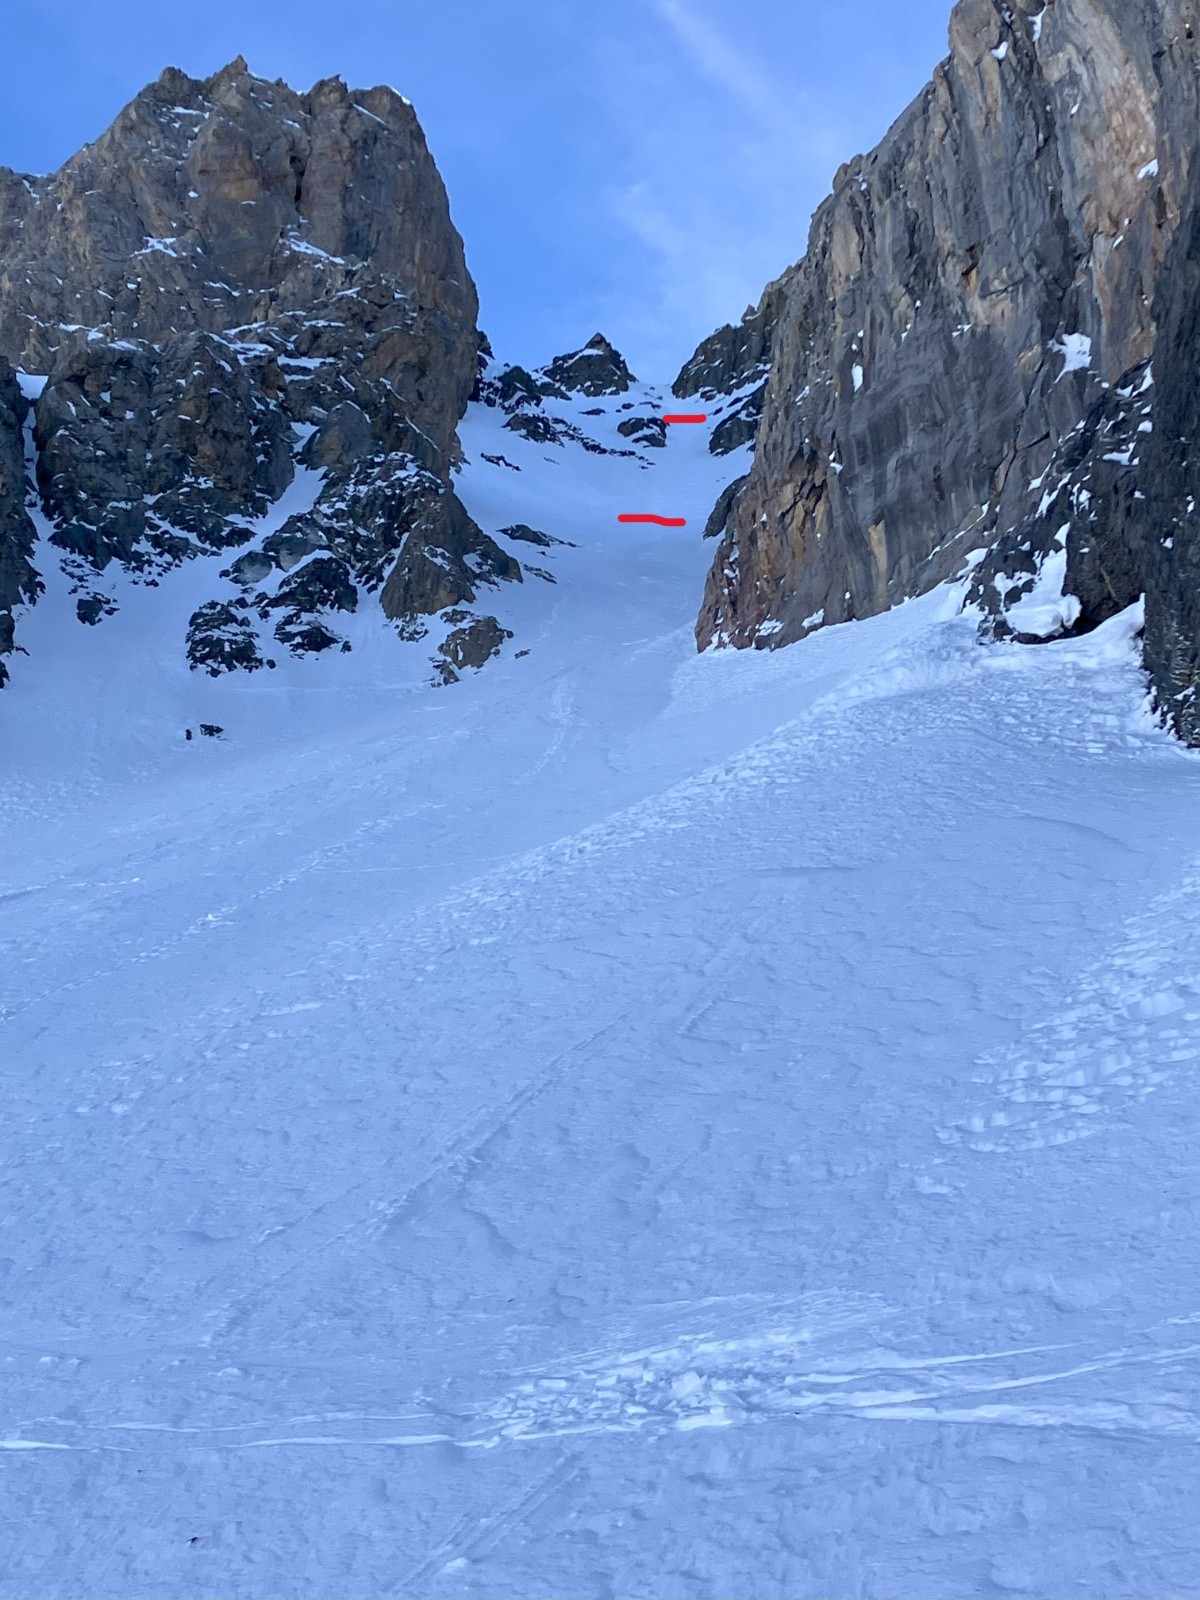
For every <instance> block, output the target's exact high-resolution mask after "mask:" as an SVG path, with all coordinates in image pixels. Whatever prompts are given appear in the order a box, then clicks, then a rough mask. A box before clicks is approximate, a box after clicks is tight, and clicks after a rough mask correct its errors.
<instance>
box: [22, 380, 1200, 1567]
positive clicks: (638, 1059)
mask: <svg viewBox="0 0 1200 1600" xmlns="http://www.w3.org/2000/svg"><path fill="white" fill-rule="evenodd" d="M624 414H626V413H623V412H619V411H618V410H617V409H616V406H615V404H614V403H606V414H605V415H604V416H602V417H599V418H595V417H590V418H587V419H584V420H585V421H586V426H587V430H588V432H589V434H591V435H592V436H593V437H595V438H597V439H599V440H600V442H601V443H605V444H608V443H610V442H611V443H615V442H616V440H617V439H618V438H619V436H618V435H617V434H616V431H615V425H616V422H617V421H618V420H619V419H620V417H621V416H622V415H624ZM503 420H504V418H503V414H502V413H500V412H497V411H488V410H486V409H483V408H475V409H474V410H473V411H472V414H471V415H470V417H469V419H468V422H467V425H466V427H465V428H464V431H463V438H464V444H465V448H466V452H467V455H468V458H469V462H470V464H469V466H468V467H467V468H466V470H465V471H464V473H463V474H462V477H461V479H460V484H459V487H460V492H461V493H462V494H463V496H464V497H465V499H466V501H467V503H468V505H469V506H470V508H471V510H472V512H473V514H474V515H475V516H476V517H477V518H478V519H479V520H480V522H481V523H482V525H483V526H484V527H485V529H486V530H487V531H488V532H490V533H493V534H500V530H501V529H503V528H506V527H513V526H514V525H516V524H525V525H527V527H532V528H533V529H536V530H537V531H539V532H541V533H545V534H547V535H549V536H551V537H552V538H554V539H558V540H563V541H568V542H566V543H562V544H554V545H551V546H548V547H545V548H539V549H537V550H536V560H537V561H538V562H539V563H543V564H544V565H545V567H546V568H547V570H552V573H553V576H554V577H555V578H556V579H557V583H556V584H555V585H553V586H551V585H549V584H546V583H544V582H541V581H537V580H536V579H535V578H534V577H529V578H527V581H526V582H525V583H524V584H522V585H516V584H508V585H505V586H503V588H502V589H500V590H496V591H490V592H488V594H487V595H486V607H487V609H489V610H494V611H495V614H496V615H497V616H498V617H499V619H500V621H501V622H502V624H503V625H504V626H505V627H507V628H511V629H512V630H513V632H514V635H515V637H514V639H513V640H512V641H511V644H510V645H509V646H507V647H506V652H505V654H504V656H503V657H502V658H501V659H499V660H497V661H494V662H492V663H491V664H489V666H488V667H487V668H486V669H485V670H484V671H483V672H482V673H480V674H479V675H478V676H473V677H470V678H468V679H465V680H464V681H463V682H462V683H460V684H458V685H456V686H454V687H453V688H450V689H441V690H434V689H430V688H428V687H427V686H426V680H427V677H428V672H427V661H428V653H429V647H430V642H429V641H428V640H427V641H425V642H424V643H416V644H411V645H402V644H401V643H400V642H399V641H398V640H397V639H396V638H395V636H394V635H393V634H392V633H391V631H390V630H389V629H387V628H386V626H385V625H384V624H383V623H382V619H381V618H379V617H378V616H377V615H375V614H368V608H364V609H363V611H362V612H361V613H360V614H359V615H356V616H355V617H353V618H349V619H347V623H348V626H349V627H352V628H353V629H354V630H355V631H354V633H353V641H354V645H355V648H354V652H353V654H351V655H348V656H342V655H339V654H337V653H336V652H331V653H330V654H331V657H332V658H331V659H326V658H321V659H319V660H316V661H309V662H305V663H302V664H290V663H284V664H281V666H280V668H279V670H278V671H277V672H275V673H267V672H260V673H257V674H255V675H254V676H253V677H252V678H238V677H236V676H235V677H230V678H225V679H222V680H218V681H214V680H210V679H206V678H202V677H197V676H196V675H190V674H188V673H187V672H186V670H185V669H184V666H183V662H182V652H181V648H180V644H181V632H180V625H181V619H185V618H186V616H187V614H188V607H189V605H190V604H191V603H192V599H191V596H190V591H189V585H192V586H194V587H196V590H197V592H200V591H201V589H202V586H203V578H202V576H201V577H197V568H198V567H199V565H200V563H195V562H194V563H190V564H189V565H188V566H186V567H184V568H183V569H181V570H180V571H179V572H177V573H174V574H170V575H168V577H167V578H165V579H164V581H163V583H162V585H161V587H160V588H158V589H146V588H141V589H134V588H132V587H131V589H130V591H129V592H128V593H123V594H122V597H121V611H120V613H119V614H118V615H117V616H116V617H113V618H111V619H109V620H108V621H106V622H104V623H102V624H101V625H100V626H99V627H97V628H80V627H79V626H78V624H76V623H74V621H73V619H71V618H70V617H69V615H68V611H67V608H66V606H65V604H60V603H59V602H60V601H61V600H62V599H63V596H61V595H59V594H58V593H57V590H58V588H59V587H61V585H62V584H63V583H65V579H60V578H59V577H58V576H56V575H55V573H56V568H55V567H54V564H53V563H52V562H43V565H44V570H46V572H47V576H48V578H49V580H50V582H51V588H52V591H54V592H52V593H51V594H50V595H49V596H48V597H47V601H46V602H45V603H43V604H42V605H40V606H39V607H38V608H36V609H35V611H34V612H33V613H32V614H31V615H28V616H25V617H23V618H22V619H21V621H20V630H21V631H20V638H21V641H22V643H24V644H25V645H26V646H27V647H28V650H29V655H28V656H27V657H25V656H15V657H13V658H11V663H12V667H13V682H12V686H11V688H10V689H8V690H6V691H5V692H4V693H3V695H0V739H2V740H3V748H4V758H3V761H2V762H0V826H2V828H3V849H2V850H0V938H2V941H3V951H2V954H3V960H2V962H0V1006H2V1008H3V1009H2V1012H0V1015H2V1016H3V1030H4V1033H3V1038H4V1043H3V1052H4V1053H3V1059H4V1062H5V1065H6V1067H7V1069H8V1070H7V1073H6V1075H5V1086H6V1104H5V1119H4V1134H3V1141H4V1143H3V1149H4V1158H5V1159H4V1165H3V1169H2V1178H3V1185H4V1188H3V1204H2V1205H0V1282H2V1283H3V1286H4V1290H5V1296H6V1299H5V1305H6V1318H5V1326H4V1338H3V1347H2V1349H0V1359H2V1361H3V1363H4V1365H3V1371H4V1384H3V1393H2V1399H0V1461H2V1462H3V1470H4V1472H5V1474H6V1483H5V1491H6V1493H5V1505H6V1508H7V1515H6V1518H5V1525H4V1541H3V1551H4V1559H3V1563H2V1564H0V1594H3V1595H10V1596H14V1597H16V1596H23V1595H28V1594H30V1593H48V1592H53V1593H57V1594H83V1593H86V1594H89V1595H106V1596H134V1595H142V1594H155V1595H162V1596H180V1597H183V1596H193V1595H224V1594H230V1593H237V1594H239V1595H244V1596H277V1595H281V1594H287V1595H296V1596H314V1597H316V1596H324V1595H329V1594H378V1595H413V1596H431V1595H442V1596H467V1595H480V1596H483V1595H496V1594H522V1595H562V1594H569V1595H580V1596H588V1595H597V1596H598V1595H602V1594H623V1595H633V1594H636V1595H663V1596H679V1595H694V1596H704V1595H733V1594H743V1595H751V1594H753V1595H760V1594H763V1595H765V1594H773V1595H787V1596H794V1595H813V1596H824V1595H831V1594H851V1593H853V1594H861V1595H867V1596H872V1595H874V1596H913V1597H915V1596H928V1595H958V1594H966V1593H976V1594H987V1593H1001V1592H1004V1593H1018V1594H1019V1593H1026V1594H1035V1595H1046V1594H1066V1593H1071V1594H1122V1595H1145V1596H1152V1595H1161V1594H1166V1593H1171V1594H1190V1593H1196V1592H1197V1576H1196V1575H1197V1572H1198V1571H1200V1524H1198V1523H1197V1519H1196V1516H1195V1483H1196V1476H1197V1468H1198V1466H1200V1459H1198V1452H1200V1402H1198V1400H1197V1393H1198V1390H1197V1374H1198V1372H1200V1338H1198V1337H1197V1328H1198V1326H1200V1309H1198V1305H1197V1294H1196V1284H1197V1282H1198V1281H1200V1273H1198V1269H1200V1259H1198V1257H1200V1245H1198V1243H1197V1238H1198V1234H1197V1227H1196V1221H1197V1199H1196V1178H1195V1155H1194V1151H1195V1147H1196V1143H1197V1128H1196V1122H1197V1115H1198V1113H1197V1102H1198V1096H1197V1088H1196V1074H1197V1068H1198V1063H1200V977H1198V973H1200V893H1198V881H1200V880H1198V873H1200V864H1198V862H1197V855H1196V842H1195V841H1196V837H1197V803H1198V793H1200V790H1198V785H1200V767H1198V766H1197V763H1196V761H1195V759H1194V758H1193V757H1191V756H1188V755H1187V754H1185V753H1184V752H1182V751H1181V750H1179V749H1178V748H1176V747H1175V746H1173V745H1172V744H1170V743H1169V742H1168V741H1167V739H1166V738H1165V736H1163V735H1162V734H1161V733H1160V732H1158V731H1157V730H1156V729H1155V727H1154V726H1153V725H1152V723H1151V722H1150V720H1149V718H1148V716H1147V714H1146V711H1145V708H1144V704H1143V698H1144V686H1143V681H1142V677H1141V674H1140V671H1139V669H1138V666H1137V661H1136V653H1135V644H1134V639H1133V633H1134V631H1135V629H1136V626H1137V618H1136V616H1134V615H1126V616H1124V617H1119V618H1116V619H1115V620H1114V621H1113V622H1111V623H1109V624H1107V625H1106V626H1105V627H1104V628H1102V629H1101V630H1100V631H1099V632H1098V633H1096V634H1094V635H1092V636H1091V637H1089V638H1086V639H1080V640H1068V641H1064V642H1061V643H1056V644H1048V645H1046V646H1044V647H1043V648H1041V649H1037V650H1030V649H1022V648H1019V647H1017V646H1014V645H1004V646H995V647H982V646H981V645H980V644H979V642H978V640H977V637H976V634H975V629H974V623H973V620H972V619H971V618H969V617H963V616H960V615H958V603H959V597H958V595H957V593H955V592H953V591H946V592H940V593H937V594H933V595H930V596H927V597H926V598H925V599H923V600H921V601H916V602H912V603H909V604H907V605H904V606H901V607H899V608H898V609H897V610H895V611H893V612H891V613H889V614H888V615H885V616H882V617H879V618H876V619H874V620H872V621H869V622H863V623H853V624H849V625H847V626H844V627H840V628H827V629H823V630H821V631H819V632H817V633H815V634H814V635H812V636H811V637H809V638H807V639H805V640H804V642H803V643H801V644H799V645H796V646H794V647H792V648H790V649H786V650H781V651H777V652H770V651H763V652H748V653H740V654H739V653H730V652H720V651H716V652H709V653H707V654H706V655H704V656H703V657H700V656H697V655H696V653H695V648H694V642H693V636H692V625H693V622H694V618H695V614H696V610H697V606H698V602H699V597H700V591H701V586H702V583H703V578H704V571H705V567H706V564H707V562H708V560H709V558H710V554H711V546H705V544H704V542H703V540H702V539H701V536H700V535H701V532H702V529H703V526H704V521H705V517H706V515H707V512H708V510H709V507H710V505H711V502H712V499H713V497H714V495H715V492H716V490H717V489H719V488H720V486H721V485H722V483H723V482H725V481H727V479H728V478H731V477H733V476H735V475H736V474H737V473H739V472H741V471H744V470H745V465H744V461H742V462H739V461H738V459H737V458H726V459H725V460H723V461H716V462H715V461H714V460H713V458H712V457H711V456H710V455H709V454H708V452H707V449H706V442H707V441H706V437H705V430H702V429H677V430H671V433H670V437H669V439H668V444H667V448H666V450H665V451H660V452H653V451H647V452H645V455H646V456H647V457H649V456H650V455H656V456H658V457H660V458H661V460H660V462H659V464H657V465H655V466H653V467H650V466H649V465H647V464H646V463H645V461H643V460H642V459H640V458H638V459H629V458H620V457H606V456H597V455H594V454H589V453H587V452H585V451H583V450H582V449H581V448H580V447H579V446H577V445H575V444H568V445H566V446H562V447H549V448H548V447H546V446H544V445H534V444H531V443H529V442H528V441H527V440H524V439H522V438H520V437H519V436H517V435H515V434H513V433H512V432H510V431H507V430H505V429H504V428H503V426H502V424H503ZM489 456H490V457H501V456H502V457H503V458H504V459H506V460H507V461H509V462H510V463H511V464H512V465H513V466H514V467H517V468H519V470H518V471H510V470H507V469H506V468H504V467H496V466H493V465H491V464H489V462H488V460H487V459H486V458H487V457H489ZM310 489H311V483H308V484H305V483H302V484H300V485H298V487H297V489H296V493H297V494H302V493H305V492H308V491H309V490H310ZM623 511H630V512H652V513H657V514H664V515H682V516H686V517H687V518H688V522H689V525H688V527H687V528H685V529H682V530H672V529H660V528H647V527H621V526H619V525H618V523H617V521H616V518H617V515H618V514H619V513H620V512H623ZM511 547H512V549H513V551H514V553H515V554H516V555H517V556H518V558H519V559H521V560H523V561H524V559H525V558H526V557H527V556H528V555H529V554H530V553H531V549H532V548H533V547H532V546H531V545H530V544H529V542H528V540H525V541H523V542H522V541H517V542H515V543H512V545H511ZM48 554H49V552H48V551H47V550H46V549H45V547H43V550H42V552H41V553H40V555H41V556H42V557H45V556H48ZM214 559H215V558H214ZM1048 581H1049V579H1047V582H1048ZM478 609H483V606H482V605H481V606H480V607H479V608H478ZM812 621H813V619H811V618H810V619H809V622H810V624H811V623H812ZM517 651H522V652H528V653H527V654H522V655H518V654H517V653H516V652H517ZM202 722H203V723H204V724H206V725H208V726H209V727H210V728H216V727H219V728H221V729H223V732H222V733H221V734H220V735H219V736H213V737H211V738H203V737H197V738H195V739H193V740H192V741H191V742H186V741H185V739H184V729H185V727H189V726H190V727H192V728H193V729H197V730H198V729H199V726H200V724H201V723H202Z"/></svg>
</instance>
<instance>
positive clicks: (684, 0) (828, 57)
mask: <svg viewBox="0 0 1200 1600" xmlns="http://www.w3.org/2000/svg"><path fill="white" fill-rule="evenodd" d="M921 3H922V5H925V6H928V7H929V9H930V10H931V11H932V9H933V7H934V6H936V8H937V9H938V10H939V11H940V10H941V9H942V3H943V0H921ZM834 10H836V11H837V12H838V14H837V15H835V14H834ZM834 10H831V8H830V7H828V6H827V5H825V4H820V5H818V4H816V3H814V0H786V3H784V4H781V3H780V0H653V5H652V6H651V7H650V9H649V10H648V11H646V12H645V13H643V20H642V23H641V25H640V26H639V27H638V29H637V32H636V37H632V36H631V32H630V30H629V29H628V28H626V29H625V30H624V32H623V33H622V35H621V37H620V38H619V39H618V38H617V37H615V35H614V37H613V39H612V40H611V41H610V46H611V47H610V51H609V54H608V56H607V58H606V59H605V60H604V61H603V62H602V64H601V69H600V70H601V79H602V84H603V88H602V94H603V98H604V102H605V108H606V112H607V115H608V117H609V118H611V119H612V120H613V122H614V123H615V124H616V125H617V126H618V127H619V129H620V130H621V133H620V137H621V139H622V140H623V158H622V159H621V160H619V161H617V162H615V163H614V174H615V176H614V181H613V182H612V183H611V184H610V185H609V187H608V189H607V192H606V194H605V197H604V198H605V203H606V205H607V209H608V211H609V214H610V216H611V217H612V219H613V221H614V223H615V224H616V225H617V227H618V229H619V230H623V232H624V235H625V237H626V239H627V240H628V241H629V253H630V257H631V274H630V277H632V276H633V266H632V264H634V263H635V264H636V278H637V281H636V283H634V284H633V286H632V289H631V284H630V278H628V277H627V278H626V279H625V280H624V281H622V282H620V283H619V284H616V285H614V294H613V307H612V313H611V321H612V325H613V328H614V337H618V338H624V339H625V340H626V342H627V343H628V344H629V346H630V349H631V351H633V352H639V353H640V354H639V359H641V360H642V362H643V364H644V365H647V366H650V367H652V368H657V370H658V371H659V372H663V371H665V370H666V369H667V368H668V367H669V366H670V365H671V363H672V362H675V363H678V362H680V361H682V360H683V359H684V358H685V357H686V355H687V354H689V353H690V349H691V348H692V345H694V343H695V342H696V341H698V340H699V339H700V338H702V337H704V335H705V334H707V333H708V332H710V331H711V330H712V329H713V328H714V327H716V326H718V325H719V324H720V323H721V322H724V321H729V320H731V319H735V318H736V317H738V316H740V314H741V312H742V310H743V308H744V307H745V306H746V305H747V304H748V303H753V302H755V301H757V299H758V296H759V294H760V293H761V291H762V289H763V288H764V286H765V285H766V283H767V282H768V281H769V280H770V279H771V278H773V277H775V276H776V275H777V274H778V273H779V272H781V271H783V270H784V268H785V267H787V266H788V265H789V264H790V263H792V262H794V261H796V260H797V259H798V258H799V257H800V256H801V255H802V254H803V252H804V249H805V247H806V244H807V236H808V226H809V220H810V218H811V215H812V212H813V211H814V210H815V208H816V206H817V205H818V204H819V203H820V201H821V199H822V198H823V197H824V195H825V194H826V193H827V192H828V189H829V184H830V180H831V179H832V176H833V173H834V171H835V169H836V167H837V166H838V165H839V164H840V163H841V162H842V161H843V160H846V159H847V158H848V157H850V156H852V155H854V154H855V153H856V151H858V150H861V149H863V148H864V147H866V146H867V145H869V144H871V143H873V142H874V141H875V140H876V139H877V138H878V137H879V136H880V135H881V134H882V132H883V131H884V128H885V127H886V125H887V122H888V121H890V120H891V117H892V116H894V115H896V114H897V113H899V111H900V110H901V109H902V108H903V104H904V98H905V96H906V93H907V94H911V93H914V92H915V91H916V90H917V89H918V88H919V86H920V83H921V81H922V78H923V76H924V74H925V73H926V72H927V71H928V68H929V67H931V66H932V64H933V61H934V60H936V54H935V53H934V51H932V50H930V51H929V56H928V60H927V61H925V60H923V59H922V57H921V56H920V55H918V56H916V58H915V60H911V59H905V58H904V57H905V52H899V53H898V54H899V55H900V57H901V59H900V60H899V61H896V60H895V55H894V57H893V60H892V61H888V60H887V58H886V56H885V52H884V48H883V43H882V38H880V39H879V40H876V41H874V42H875V43H877V44H878V45H879V48H878V49H870V48H867V47H866V44H865V42H864V40H863V38H862V37H861V34H862V31H863V30H864V28H865V27H866V25H867V23H868V22H869V20H870V18H871V16H872V14H873V13H875V12H879V13H880V15H881V16H882V7H880V6H879V5H877V4H876V0H856V4H855V5H854V6H853V7H846V8H834ZM839 17H840V18H841V19H842V20H839ZM856 23H857V25H856ZM888 27H890V28H892V29H895V28H896V27H897V22H896V19H895V17H894V16H892V17H891V19H890V21H889V22H886V23H884V22H881V23H880V29H882V30H886V28H888ZM936 31H937V32H940V25H939V26H938V28H937V30H936ZM908 32H909V33H910V34H912V35H913V37H914V38H915V37H916V33H917V32H919V30H914V29H913V28H912V27H911V26H910V27H909V28H908ZM933 33H934V30H932V29H931V30H929V31H928V32H927V33H926V34H925V35H923V36H922V37H923V38H928V37H930V36H931V35H933ZM928 48H929V47H928V45H927V44H926V45H923V46H922V49H928ZM881 91H882V92H881ZM689 340H690V343H689Z"/></svg>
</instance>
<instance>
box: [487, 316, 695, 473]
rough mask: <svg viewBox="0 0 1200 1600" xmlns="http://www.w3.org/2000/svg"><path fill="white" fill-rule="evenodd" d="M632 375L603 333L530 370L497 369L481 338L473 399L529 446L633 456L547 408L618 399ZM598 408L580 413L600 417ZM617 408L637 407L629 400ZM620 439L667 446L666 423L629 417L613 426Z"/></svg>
mask: <svg viewBox="0 0 1200 1600" xmlns="http://www.w3.org/2000/svg"><path fill="white" fill-rule="evenodd" d="M636 382H637V379H636V378H635V377H634V376H633V374H632V373H631V372H630V370H629V368H628V366H627V365H626V362H625V358H624V356H623V355H622V354H621V352H620V351H619V350H617V349H616V348H615V347H614V346H613V345H611V344H610V343H609V342H608V340H607V339H606V338H605V337H604V335H603V334H602V333H597V334H594V335H593V336H592V338H591V339H589V340H588V342H587V344H585V345H584V346H583V348H582V349H581V350H572V351H569V352H568V353H567V354H566V355H561V356H555V358H554V360H553V361H551V362H550V363H549V364H548V365H546V366H544V367H539V368H538V369H537V370H536V371H534V372H529V371H527V370H526V369H525V368H524V367H517V366H509V367H501V366H499V365H498V363H497V362H496V361H495V358H494V357H493V355H492V350H491V346H490V345H489V344H488V342H487V340H486V339H484V340H482V341H481V343H480V349H479V362H478V372H477V377H476V382H475V390H474V398H475V399H476V400H479V401H481V402H482V403H483V404H484V405H488V406H496V407H499V409H500V410H502V411H504V412H507V414H508V420H507V421H506V422H505V424H504V426H505V427H506V428H507V429H508V430H509V431H510V432H511V433H517V434H520V436H521V437H522V438H523V439H529V440H530V441H532V442H533V443H534V444H548V445H561V444H568V443H572V444H578V445H581V446H582V447H583V449H584V450H586V451H588V452H589V453H590V454H592V455H602V456H605V455H607V456H629V457H635V456H637V454H638V452H637V451H636V450H621V449H616V450H614V449H612V448H611V447H609V446H607V445H602V444H600V443H599V441H598V440H596V439H593V438H592V437H591V435H590V434H587V433H585V432H584V430H583V429H582V428H580V427H579V426H578V424H576V423H574V422H572V421H570V420H569V419H568V418H566V417H562V416H557V415H555V414H554V413H553V411H550V410H547V408H546V402H547V401H551V402H553V401H555V400H561V401H570V400H577V399H578V398H579V397H580V396H582V397H584V398H585V399H588V400H606V399H620V397H621V396H623V395H625V394H627V393H628V392H629V390H630V389H631V388H632V387H633V385H634V384H635V383H636ZM603 409H604V408H603V407H597V408H596V409H595V410H594V411H589V412H586V413H585V415H597V416H598V415H600V414H601V412H602V411H603ZM618 409H621V410H626V411H636V409H637V408H636V405H635V403H634V402H633V401H632V400H628V401H625V402H624V404H623V405H622V406H621V407H619V408H618ZM618 431H619V432H620V433H621V435H622V436H623V437H624V438H627V439H630V440H631V441H632V442H633V443H635V444H640V445H643V446H647V445H648V446H649V447H650V448H651V449H661V448H662V447H664V446H665V444H666V427H665V425H664V423H663V421H662V418H661V416H658V415H657V414H656V415H653V416H647V415H641V416H631V417H629V418H627V419H626V420H625V421H624V422H622V423H620V424H619V425H618Z"/></svg>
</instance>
